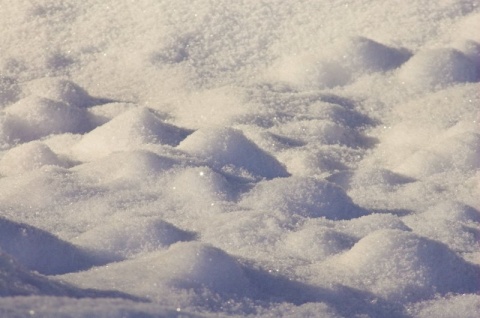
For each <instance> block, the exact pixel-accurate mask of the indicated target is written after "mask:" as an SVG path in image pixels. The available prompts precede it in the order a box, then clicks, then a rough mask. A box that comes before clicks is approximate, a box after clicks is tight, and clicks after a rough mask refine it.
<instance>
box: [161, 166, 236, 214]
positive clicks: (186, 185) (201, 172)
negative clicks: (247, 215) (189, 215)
mask: <svg viewBox="0 0 480 318" xmlns="http://www.w3.org/2000/svg"><path fill="white" fill-rule="evenodd" d="M170 188H171V189H172V194H175V195H176V196H178V197H180V198H182V200H184V201H186V202H197V204H200V203H201V202H204V203H206V204H207V205H214V204H215V203H217V202H219V201H229V200H232V199H234V194H235V193H234V189H233V187H232V185H231V184H230V183H229V182H228V181H227V180H226V179H225V177H224V176H222V175H221V174H219V173H217V172H215V171H213V170H212V169H210V168H209V167H195V168H185V169H183V170H181V171H177V172H176V173H175V176H174V178H173V180H172V182H171V185H170Z"/></svg>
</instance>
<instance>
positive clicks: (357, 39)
mask: <svg viewBox="0 0 480 318" xmlns="http://www.w3.org/2000/svg"><path fill="white" fill-rule="evenodd" d="M337 54H338V57H337V58H338V59H339V60H340V61H342V64H343V65H344V67H346V68H347V69H349V70H350V71H351V72H352V73H357V74H363V73H370V72H385V71H388V70H391V69H394V68H397V67H399V66H400V65H402V64H403V63H404V62H405V61H406V60H408V59H409V58H410V53H409V52H408V51H406V50H404V49H397V48H393V47H389V46H386V45H384V44H382V43H379V42H377V41H374V40H372V39H369V38H366V37H363V36H354V37H350V38H348V39H347V40H345V41H343V42H342V43H340V44H339V45H338V48H337Z"/></svg>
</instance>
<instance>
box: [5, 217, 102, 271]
mask: <svg viewBox="0 0 480 318" xmlns="http://www.w3.org/2000/svg"><path fill="white" fill-rule="evenodd" d="M0 250H3V251H5V252H6V253H8V254H10V255H12V256H13V257H15V259H17V260H18V261H19V262H20V263H21V264H22V265H23V266H25V267H26V268H28V269H31V270H35V271H37V272H39V273H42V274H47V275H51V274H64V273H69V272H75V271H79V270H85V269H87V268H90V267H92V266H95V265H103V264H105V263H107V262H108V261H110V260H109V259H108V258H105V259H102V258H100V257H98V256H95V255H93V254H90V253H88V252H87V251H85V250H82V249H80V248H78V247H76V246H74V245H72V244H70V243H67V242H64V241H62V240H60V239H59V238H57V237H55V236H53V235H52V234H50V233H48V232H45V231H42V230H40V229H37V228H34V227H32V226H29V225H26V224H21V223H16V222H13V221H9V220H6V219H3V218H0Z"/></svg>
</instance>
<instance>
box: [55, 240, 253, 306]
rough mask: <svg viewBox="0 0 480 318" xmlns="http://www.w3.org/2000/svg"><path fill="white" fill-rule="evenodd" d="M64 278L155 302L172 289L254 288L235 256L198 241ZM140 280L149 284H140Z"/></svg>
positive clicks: (233, 290)
mask: <svg viewBox="0 0 480 318" xmlns="http://www.w3.org/2000/svg"><path fill="white" fill-rule="evenodd" d="M139 268H141V270H139ZM62 279H64V280H66V281H68V282H72V283H77V284H81V285H88V286H97V287H100V286H103V288H105V286H108V287H109V288H113V287H115V288H116V289H120V290H123V291H125V292H126V291H128V292H133V293H135V294H137V295H138V294H139V295H143V296H146V297H149V298H151V299H153V300H156V301H159V300H161V299H165V298H170V297H171V294H172V293H175V291H173V290H172V288H173V289H174V290H189V291H192V292H201V293H203V292H204V291H205V290H209V291H210V292H214V293H217V294H219V295H222V296H223V295H233V294H237V295H241V296H247V295H249V293H250V292H251V291H252V286H251V284H250V281H249V280H248V278H247V276H246V275H245V273H244V270H243V268H242V266H241V265H240V264H239V263H238V262H237V261H236V260H235V259H234V258H233V257H232V256H230V255H228V254H227V253H225V252H224V251H222V250H220V249H218V248H215V247H213V246H210V245H207V244H204V243H199V242H179V243H176V244H173V245H171V246H170V247H169V249H168V250H167V251H157V252H152V253H149V254H146V255H142V256H141V257H137V258H134V259H132V260H126V261H123V262H119V263H115V264H109V266H108V267H102V268H96V269H95V270H89V271H87V272H81V273H74V274H67V275H63V276H62ZM139 280H141V281H148V283H146V284H138V281H139ZM174 301H175V302H176V300H174Z"/></svg>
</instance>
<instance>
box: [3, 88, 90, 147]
mask: <svg viewBox="0 0 480 318" xmlns="http://www.w3.org/2000/svg"><path fill="white" fill-rule="evenodd" d="M5 113H6V115H7V116H6V119H5V120H6V121H11V122H12V123H11V126H13V127H14V130H13V131H12V134H13V135H12V136H10V140H19V141H21V142H25V141H31V140H35V139H39V138H42V137H45V136H48V135H50V134H61V133H84V132H86V131H88V130H89V129H90V124H89V121H88V118H87V113H86V112H85V110H83V109H81V108H78V107H76V106H72V105H68V104H65V103H63V102H58V101H54V100H51V99H47V98H43V97H37V96H30V97H26V98H23V99H21V100H19V101H18V102H16V103H15V104H13V105H10V106H8V107H7V108H5Z"/></svg>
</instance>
